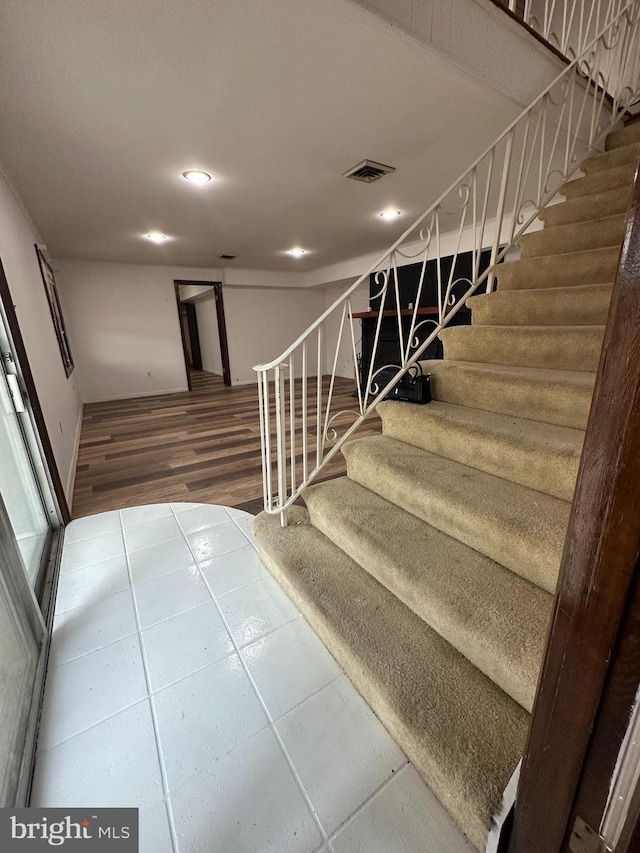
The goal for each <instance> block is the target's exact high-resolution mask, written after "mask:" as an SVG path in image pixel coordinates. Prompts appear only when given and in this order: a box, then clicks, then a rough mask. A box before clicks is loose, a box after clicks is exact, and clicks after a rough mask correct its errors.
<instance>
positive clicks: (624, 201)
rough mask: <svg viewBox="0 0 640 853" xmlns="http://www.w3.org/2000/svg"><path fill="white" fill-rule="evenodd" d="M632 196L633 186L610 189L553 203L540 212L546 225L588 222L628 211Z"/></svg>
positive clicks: (540, 217) (540, 216)
mask: <svg viewBox="0 0 640 853" xmlns="http://www.w3.org/2000/svg"><path fill="white" fill-rule="evenodd" d="M630 198H631V186H630V185H629V186H628V187H620V188H619V189H613V190H608V191H607V192H603V193H598V194H597V195H591V196H588V197H586V196H585V197H584V198H574V199H571V201H564V202H561V203H560V204H552V205H550V206H549V207H546V208H545V209H544V210H542V211H541V212H540V214H539V217H538V218H539V219H541V220H542V221H543V222H544V224H545V226H555V225H568V224H569V223H571V222H588V221H590V220H592V219H604V218H605V217H607V216H615V215H616V214H617V213H625V214H626V212H627V208H628V207H629V200H630Z"/></svg>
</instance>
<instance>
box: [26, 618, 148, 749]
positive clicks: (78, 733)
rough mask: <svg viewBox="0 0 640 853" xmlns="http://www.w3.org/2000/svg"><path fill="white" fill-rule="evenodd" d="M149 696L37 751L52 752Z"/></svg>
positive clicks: (142, 697)
mask: <svg viewBox="0 0 640 853" xmlns="http://www.w3.org/2000/svg"><path fill="white" fill-rule="evenodd" d="M129 636H130V637H133V636H134V635H133V634H130V635H129ZM127 639H128V638H127ZM148 698H149V696H147V695H145V696H141V697H140V699H136V700H135V702H131V704H130V705H125V706H124V708H118V710H117V711H114V712H113V714H109V716H108V717H102V718H101V719H99V720H97V721H96V722H95V723H91V725H90V726H86V728H84V729H78V731H77V732H74V733H73V734H72V735H69V737H65V738H64V739H63V740H60V741H58V742H57V743H54V744H51V746H46V747H44V748H42V749H41V748H40V747H38V749H37V752H38V754H40V753H42V752H51V751H52V750H54V749H57V748H58V747H59V746H62V745H63V744H65V743H69V741H71V740H73V739H74V738H75V737H78V736H79V735H83V734H85V733H86V732H90V731H91V729H95V727H96V726H100V725H102V723H108V722H109V720H113V718H114V717H117V716H118V714H122V713H123V712H124V711H130V710H131V708H135V706H136V705H140V704H141V703H142V702H144V701H145V700H146V699H148Z"/></svg>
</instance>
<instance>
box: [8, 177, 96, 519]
mask: <svg viewBox="0 0 640 853" xmlns="http://www.w3.org/2000/svg"><path fill="white" fill-rule="evenodd" d="M37 242H40V240H39V237H38V235H37V234H36V232H35V229H34V228H33V225H32V223H31V221H30V220H29V217H28V215H27V214H26V212H25V211H24V209H23V207H22V205H21V203H20V202H19V200H18V198H17V196H16V195H15V193H14V192H13V190H12V188H11V187H10V185H9V183H8V182H7V181H6V180H5V179H4V178H3V176H2V170H1V169H0V259H1V260H2V263H3V266H4V271H5V274H6V276H7V281H8V282H9V288H10V290H11V296H12V298H13V301H14V304H15V308H16V313H17V316H18V321H19V323H20V330H21V332H22V336H23V338H24V343H25V347H26V350H27V355H28V358H29V365H30V367H31V372H32V373H33V378H34V381H35V384H36V390H37V392H38V399H39V400H40V405H41V407H42V412H43V415H44V419H45V422H46V425H47V432H48V434H49V438H50V440H51V445H52V447H53V453H54V456H55V459H56V463H57V466H58V471H59V473H60V477H61V479H62V482H63V484H64V486H65V490H66V495H67V499H68V501H69V502H71V497H72V492H73V477H74V473H75V460H76V455H77V449H78V442H79V438H80V426H81V424H82V404H81V402H80V395H79V394H78V390H77V388H76V380H77V370H76V371H74V372H73V373H72V374H71V377H70V378H69V379H67V377H66V375H65V372H64V367H63V365H62V358H61V356H60V350H59V347H58V341H57V338H56V335H55V332H54V328H53V322H52V319H51V313H50V311H49V304H48V302H47V298H46V295H45V291H44V285H43V283H42V278H41V275H40V267H39V265H38V261H37V258H36V253H35V249H34V243H37ZM73 355H74V358H77V354H76V353H75V352H74V353H73Z"/></svg>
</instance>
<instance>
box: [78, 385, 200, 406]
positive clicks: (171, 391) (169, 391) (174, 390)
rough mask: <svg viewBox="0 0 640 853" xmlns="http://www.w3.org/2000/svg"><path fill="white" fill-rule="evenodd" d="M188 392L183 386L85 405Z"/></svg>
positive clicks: (99, 400) (90, 401)
mask: <svg viewBox="0 0 640 853" xmlns="http://www.w3.org/2000/svg"><path fill="white" fill-rule="evenodd" d="M188 390H189V389H188V388H187V386H186V385H183V386H181V387H180V388H166V389H164V390H162V391H144V392H142V393H140V392H138V393H137V394H124V395H122V394H118V396H117V397H99V398H98V399H96V400H85V401H84V404H85V405H86V406H89V405H91V404H92V403H115V402H117V401H118V400H135V399H136V397H162V396H163V394H183V393H186V392H188Z"/></svg>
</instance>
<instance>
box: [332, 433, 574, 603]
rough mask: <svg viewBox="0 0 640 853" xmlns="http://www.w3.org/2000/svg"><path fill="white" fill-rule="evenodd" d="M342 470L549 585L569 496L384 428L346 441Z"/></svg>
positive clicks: (553, 577)
mask: <svg viewBox="0 0 640 853" xmlns="http://www.w3.org/2000/svg"><path fill="white" fill-rule="evenodd" d="M342 452H343V454H344V457H345V459H346V461H347V476H348V477H349V478H350V479H351V480H355V482H357V483H360V485H361V486H365V488H367V489H370V490H371V491H373V492H376V493H377V494H379V495H380V496H381V497H383V498H385V499H386V500H388V501H390V502H391V503H393V504H395V505H396V506H399V507H401V508H402V509H404V510H406V511H407V512H409V513H411V514H412V515H415V516H416V517H417V518H420V519H422V521H426V522H427V524H431V525H432V526H433V527H437V528H438V530H441V531H442V532H443V533H446V534H447V535H448V536H453V537H455V538H456V539H458V540H459V541H460V542H464V543H465V545H468V546H469V547H470V548H475V550H476V551H480V553H482V554H485V556H487V557H490V558H491V559H492V560H495V561H496V562H498V563H500V564H501V565H503V566H505V567H506V568H508V569H511V571H513V572H515V573H516V574H518V575H520V577H523V578H525V579H526V580H528V581H531V583H534V584H536V585H537V586H539V587H541V588H542V589H545V590H547V592H553V591H554V589H555V585H556V580H557V575H558V567H559V565H560V557H561V556H562V547H563V543H564V535H565V531H566V528H567V522H568V519H569V508H570V504H569V503H567V502H566V501H562V500H559V499H558V498H555V497H551V496H550V495H545V494H543V493H542V492H538V491H534V490H533V489H528V488H526V487H525V486H520V485H518V484H517V483H511V482H509V480H503V479H501V478H500V477H495V476H493V475H492V474H486V473H485V472H484V471H479V470H478V469H476V468H471V467H469V466H468V465H462V464H461V463H459V462H454V461H453V460H451V459H445V458H443V457H442V456H438V455H436V454H434V453H429V452H427V451H425V450H420V449H419V448H417V447H412V446H411V445H408V444H405V443H404V442H401V441H396V440H395V439H392V438H388V437H387V436H385V435H375V436H371V437H367V438H362V439H358V440H356V441H351V442H348V443H347V444H345V445H344V446H343V448H342Z"/></svg>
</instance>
